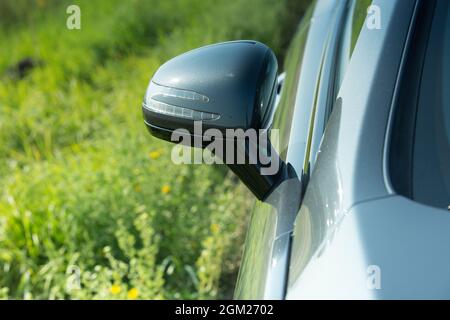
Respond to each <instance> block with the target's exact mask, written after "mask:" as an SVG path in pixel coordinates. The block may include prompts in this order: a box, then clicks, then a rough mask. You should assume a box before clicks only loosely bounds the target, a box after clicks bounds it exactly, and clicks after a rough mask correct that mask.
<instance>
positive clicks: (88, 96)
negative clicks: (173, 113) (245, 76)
mask: <svg viewBox="0 0 450 320" xmlns="http://www.w3.org/2000/svg"><path fill="white" fill-rule="evenodd" d="M290 2H291V1H287V2H283V1H278V0H237V1H225V0H216V1H205V0H191V1H182V0H170V1H160V0H142V1H138V0H130V1H122V0H104V1H101V0H84V1H81V0H79V1H65V0H61V1H55V0H35V1H34V0H33V1H32V0H26V1H25V0H2V1H1V2H0V28H1V29H0V41H1V43H2V46H0V114H1V115H2V116H1V117H0V141H1V144H0V179H1V181H2V183H1V185H0V298H19V299H21V298H39V299H46V298H56V299H60V298H80V299H90V298H101V299H109V298H112V299H114V298H124V299H126V298H129V299H135V298H149V299H155V298H172V299H173V298H216V297H230V295H231V293H232V288H233V286H234V280H235V277H236V271H237V267H238V264H239V259H240V255H241V245H242V243H243V234H244V231H245V228H246V220H247V218H248V208H249V206H250V205H251V198H252V196H251V195H250V194H249V193H248V192H247V191H246V190H245V188H244V187H243V186H242V185H240V184H238V183H237V181H236V179H235V178H234V177H233V176H231V175H230V174H229V173H228V170H227V169H226V168H225V167H223V166H214V167H213V166H206V165H203V166H198V165H191V166H176V165H173V164H172V163H171V161H170V152H171V147H172V146H171V145H170V144H168V143H165V142H162V141H159V140H157V139H154V138H152V137H150V136H149V135H148V133H147V132H146V130H145V126H144V125H143V121H142V116H141V111H140V104H141V101H142V97H143V93H144V92H145V89H146V86H147V83H148V81H149V79H150V78H151V76H152V74H153V72H155V70H156V69H157V67H158V66H159V65H160V64H161V63H163V62H164V61H165V60H167V59H169V58H171V57H173V56H175V55H177V54H179V53H182V52H183V51H186V50H189V49H192V48H195V47H199V46H201V45H205V44H209V43H213V42H218V41H224V40H233V39H242V38H244V39H245V38H247V39H250V38H251V39H256V40H259V41H262V42H265V43H267V44H268V45H270V46H271V47H272V48H274V49H275V51H276V52H277V53H278V54H279V56H282V53H283V48H284V43H286V40H285V38H284V37H283V34H284V33H283V31H282V30H283V28H284V29H286V23H284V24H283V23H281V21H282V20H283V16H284V15H286V12H287V11H288V10H290V9H289V8H290V7H289V6H287V5H286V3H290ZM301 2H304V1H301ZM69 4H78V5H79V6H80V8H81V23H82V25H81V26H82V29H81V30H68V29H67V28H66V18H67V14H66V7H67V6H68V5H69ZM301 10H303V9H301ZM301 10H300V9H299V12H298V14H300V13H301ZM290 11H292V10H290ZM291 14H292V13H291ZM297 22H298V21H296V22H295V23H293V22H291V27H292V29H295V26H296V24H297ZM292 24H293V25H292ZM24 61H25V62H28V64H29V66H26V65H25V67H26V68H24V66H23V65H24ZM21 68H24V70H20V69H21Z"/></svg>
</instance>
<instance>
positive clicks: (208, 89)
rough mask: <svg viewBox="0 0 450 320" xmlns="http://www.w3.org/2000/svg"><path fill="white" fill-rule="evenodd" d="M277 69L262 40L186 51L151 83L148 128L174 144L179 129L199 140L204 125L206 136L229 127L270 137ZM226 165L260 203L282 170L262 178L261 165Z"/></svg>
mask: <svg viewBox="0 0 450 320" xmlns="http://www.w3.org/2000/svg"><path fill="white" fill-rule="evenodd" d="M277 70H278V65H277V60H276V58H275V55H274V53H273V52H272V50H271V49H270V48H269V47H267V46H266V45H264V44H262V43H260V42H257V41H231V42H223V43H218V44H214V45H210V46H206V47H202V48H198V49H195V50H192V51H189V52H187V53H184V54H182V55H180V56H177V57H175V58H173V59H171V60H169V61H168V62H166V63H165V64H163V65H162V66H161V67H160V68H159V69H158V70H157V71H156V73H155V74H154V76H153V78H152V79H151V80H150V83H149V85H148V88H147V91H146V94H145V98H144V102H143V105H142V110H143V115H144V120H145V124H146V125H147V128H148V129H149V131H150V133H151V134H152V135H154V136H156V137H158V138H161V139H164V140H167V141H171V142H179V141H178V140H174V139H173V133H174V132H175V131H178V130H180V129H182V130H183V132H187V133H188V135H191V136H195V135H196V134H197V131H195V123H197V124H198V123H199V121H201V122H200V123H201V128H202V133H201V134H202V135H203V133H204V132H207V130H208V129H215V130H218V131H220V132H222V133H224V134H225V133H226V132H227V130H230V129H234V130H236V129H242V130H244V131H246V130H248V129H254V130H261V129H262V130H265V131H266V135H267V132H268V130H269V124H270V121H271V117H272V114H273V105H274V101H275V97H276V88H277ZM206 135H207V133H206ZM206 140H208V139H206ZM209 140H211V139H209ZM192 146H194V145H192ZM195 146H197V147H198V145H195ZM200 147H203V148H205V147H206V145H205V144H202V145H201V146H200ZM233 149H234V150H233V152H234V153H241V154H245V155H246V159H248V157H250V156H252V154H251V153H252V152H253V153H254V150H256V149H261V148H259V146H256V149H255V148H253V149H252V148H250V146H249V143H246V142H245V141H240V142H239V141H237V142H236V143H235V145H234V146H233ZM267 149H268V150H269V151H267V150H264V151H265V152H266V155H271V156H272V157H273V152H272V154H271V151H270V150H271V149H272V148H267ZM228 151H229V150H228ZM226 152H227V150H224V153H223V154H225V153H226ZM227 165H228V166H229V167H230V168H231V169H232V170H233V171H234V172H235V173H236V174H237V175H238V176H239V177H240V178H241V180H242V181H243V182H244V183H245V184H246V185H247V187H249V189H250V190H251V191H253V193H254V194H255V195H256V196H257V197H258V198H259V199H263V198H264V197H265V196H266V195H267V193H268V192H269V191H270V189H271V188H272V187H273V185H274V184H275V181H276V180H277V178H278V171H281V170H277V172H276V173H274V174H271V175H267V176H263V175H262V174H261V169H262V167H263V165H262V164H261V163H260V162H258V161H257V162H256V163H253V164H249V163H244V164H242V163H241V164H235V163H228V162H227Z"/></svg>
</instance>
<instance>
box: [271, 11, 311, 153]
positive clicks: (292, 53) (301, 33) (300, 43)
mask: <svg viewBox="0 0 450 320" xmlns="http://www.w3.org/2000/svg"><path fill="white" fill-rule="evenodd" d="M313 9H314V5H312V6H311V7H310V8H309V10H308V11H307V12H306V13H305V16H304V17H303V20H302V23H301V24H300V26H299V28H298V30H297V32H296V34H295V36H294V39H293V40H292V43H291V45H290V47H289V50H288V53H287V56H286V61H285V64H284V70H285V72H286V77H285V80H284V83H283V88H282V93H281V98H280V102H279V104H278V107H277V110H276V112H275V115H274V119H273V124H272V128H275V129H278V130H279V145H275V146H274V147H275V149H276V150H277V151H278V153H279V154H280V155H281V157H282V158H285V156H286V154H285V153H286V148H287V144H288V142H289V136H290V130H291V123H292V116H293V112H294V108H295V100H296V96H297V88H298V81H299V78H300V77H299V75H300V73H301V67H302V62H303V54H304V50H305V45H306V40H307V37H308V31H309V26H310V20H311V17H312V13H313Z"/></svg>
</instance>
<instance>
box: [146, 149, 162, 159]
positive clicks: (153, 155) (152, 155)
mask: <svg viewBox="0 0 450 320" xmlns="http://www.w3.org/2000/svg"><path fill="white" fill-rule="evenodd" d="M148 155H149V157H150V159H153V160H156V159H158V158H159V157H160V156H161V152H159V151H152V152H150V153H149V154H148Z"/></svg>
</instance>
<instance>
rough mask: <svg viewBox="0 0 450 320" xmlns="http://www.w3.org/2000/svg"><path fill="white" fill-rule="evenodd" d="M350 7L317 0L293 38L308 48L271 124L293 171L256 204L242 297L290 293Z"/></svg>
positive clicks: (290, 73) (240, 281)
mask: <svg viewBox="0 0 450 320" xmlns="http://www.w3.org/2000/svg"><path fill="white" fill-rule="evenodd" d="M345 8H346V1H334V0H321V1H318V2H316V3H315V5H314V6H313V7H312V8H311V11H310V12H309V13H307V14H306V18H305V19H304V22H303V23H302V24H301V25H300V27H299V31H298V33H297V36H296V39H294V44H293V46H294V47H296V46H299V48H302V49H303V50H299V51H300V52H299V54H300V56H299V57H297V58H294V59H297V60H299V61H298V62H297V63H294V66H293V68H290V69H289V70H286V72H287V74H286V77H285V79H284V85H283V89H282V92H281V95H282V97H281V99H280V100H279V104H278V106H277V110H276V112H275V115H274V120H273V124H272V129H278V130H279V132H280V139H279V141H280V143H279V145H278V146H277V147H276V149H277V151H278V153H279V154H280V155H281V158H282V160H283V161H284V162H285V163H286V165H287V171H288V174H287V175H286V176H285V180H284V181H283V182H282V183H281V184H280V185H279V187H277V188H276V189H275V190H274V191H273V193H272V194H271V195H270V196H269V197H268V198H267V199H266V200H265V201H264V202H261V201H258V202H257V203H256V205H255V207H254V210H253V213H252V219H251V222H250V227H249V230H248V234H247V239H246V245H245V249H244V256H243V260H242V264H241V269H240V273H239V278H238V283H237V286H236V291H235V298H237V299H282V298H283V297H284V295H285V292H286V281H287V270H288V263H289V255H290V242H291V233H292V230H293V222H294V219H295V217H296V215H297V212H298V209H299V205H300V202H301V197H302V193H303V192H302V185H303V183H304V177H305V174H306V172H307V171H308V170H309V157H310V152H309V150H310V147H309V146H310V145H311V144H312V141H318V140H317V137H315V136H314V130H312V128H313V126H314V125H317V126H318V127H320V125H318V123H324V121H325V117H326V115H327V112H326V110H327V109H329V108H330V103H332V101H334V99H332V95H331V94H330V91H331V90H332V88H333V87H334V82H333V81H332V80H334V79H331V77H330V76H328V75H329V74H332V70H333V69H334V64H333V60H334V57H335V51H336V49H337V48H336V44H337V42H338V38H339V37H338V36H339V34H338V32H337V30H340V28H341V21H342V16H343V14H344V9H345ZM296 42H298V43H296ZM295 52H296V51H294V53H295ZM291 58H292V57H291ZM288 60H289V56H288ZM289 81H291V82H292V81H293V82H294V86H293V92H287V91H286V90H289ZM330 99H331V100H330ZM323 127H324V125H323V126H322V132H321V133H320V136H321V135H322V133H323ZM319 140H320V139H319Z"/></svg>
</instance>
